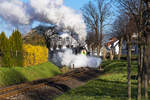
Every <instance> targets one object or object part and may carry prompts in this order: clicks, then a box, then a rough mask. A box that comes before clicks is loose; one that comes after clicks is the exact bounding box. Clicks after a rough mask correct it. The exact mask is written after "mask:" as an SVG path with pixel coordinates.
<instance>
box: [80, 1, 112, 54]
mask: <svg viewBox="0 0 150 100" xmlns="http://www.w3.org/2000/svg"><path fill="white" fill-rule="evenodd" d="M95 1H96V2H94V3H92V2H91V1H89V3H88V4H86V5H85V6H84V7H83V8H82V9H81V10H82V12H83V17H84V19H85V22H86V24H87V26H88V28H89V30H91V31H93V32H95V43H94V44H95V45H96V47H97V55H99V54H100V49H101V47H102V39H103V31H104V27H105V26H106V25H108V24H107V23H106V21H107V19H108V18H109V16H110V9H109V8H110V0H109V1H108V0H95Z"/></svg>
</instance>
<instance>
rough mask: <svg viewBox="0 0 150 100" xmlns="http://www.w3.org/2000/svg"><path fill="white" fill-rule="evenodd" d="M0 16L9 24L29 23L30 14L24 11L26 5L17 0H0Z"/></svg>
mask: <svg viewBox="0 0 150 100" xmlns="http://www.w3.org/2000/svg"><path fill="white" fill-rule="evenodd" d="M0 16H1V18H2V19H4V20H5V21H6V22H9V23H10V24H13V25H17V24H29V22H30V15H28V13H27V12H26V5H25V4H24V3H23V2H21V1H18V0H1V1H0Z"/></svg>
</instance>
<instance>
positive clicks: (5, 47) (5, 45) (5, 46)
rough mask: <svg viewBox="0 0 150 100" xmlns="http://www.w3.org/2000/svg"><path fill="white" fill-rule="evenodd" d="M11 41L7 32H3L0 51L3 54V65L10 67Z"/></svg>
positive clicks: (0, 39)
mask: <svg viewBox="0 0 150 100" xmlns="http://www.w3.org/2000/svg"><path fill="white" fill-rule="evenodd" d="M9 49H10V48H9V41H8V38H7V37H6V35H5V33H4V32H2V33H1V34H0V52H1V56H2V61H1V62H2V64H1V65H2V66H4V67H10V66H11V63H10V62H11V61H10V60H11V59H10V51H9Z"/></svg>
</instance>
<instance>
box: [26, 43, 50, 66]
mask: <svg viewBox="0 0 150 100" xmlns="http://www.w3.org/2000/svg"><path fill="white" fill-rule="evenodd" d="M23 52H24V53H23V56H24V64H23V65H24V66H32V65H37V64H41V63H44V62H47V61H48V49H47V48H46V47H43V46H32V45H30V44H23Z"/></svg>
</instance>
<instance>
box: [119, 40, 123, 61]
mask: <svg viewBox="0 0 150 100" xmlns="http://www.w3.org/2000/svg"><path fill="white" fill-rule="evenodd" d="M122 44H123V37H121V39H120V43H119V54H118V60H120V57H121V53H122Z"/></svg>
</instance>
